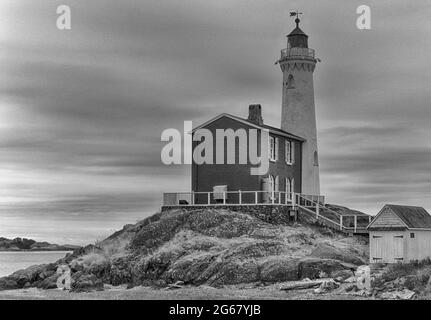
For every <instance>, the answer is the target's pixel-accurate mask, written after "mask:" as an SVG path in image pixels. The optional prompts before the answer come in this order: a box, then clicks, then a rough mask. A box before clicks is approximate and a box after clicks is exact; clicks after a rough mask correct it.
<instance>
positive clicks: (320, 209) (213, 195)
mask: <svg viewBox="0 0 431 320" xmlns="http://www.w3.org/2000/svg"><path fill="white" fill-rule="evenodd" d="M214 205H217V206H218V205H220V206H223V205H225V206H245V205H280V206H291V207H293V208H301V209H303V210H304V211H305V212H306V213H308V214H309V215H311V216H313V217H314V218H316V220H321V221H323V222H326V224H330V225H331V227H333V228H335V229H339V230H341V231H346V232H353V233H358V232H364V231H365V229H366V226H367V225H368V224H369V223H370V222H371V216H366V215H355V214H352V215H345V214H340V213H338V212H336V211H334V210H332V209H329V208H328V207H326V206H325V197H324V196H319V195H306V194H301V193H293V192H290V193H287V192H282V191H224V192H214V191H213V192H167V193H164V194H163V206H168V207H169V206H214Z"/></svg>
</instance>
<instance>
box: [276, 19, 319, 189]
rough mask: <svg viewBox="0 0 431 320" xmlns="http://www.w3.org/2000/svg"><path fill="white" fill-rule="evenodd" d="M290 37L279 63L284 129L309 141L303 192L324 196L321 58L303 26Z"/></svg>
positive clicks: (304, 157) (304, 152)
mask: <svg viewBox="0 0 431 320" xmlns="http://www.w3.org/2000/svg"><path fill="white" fill-rule="evenodd" d="M299 14H300V13H298V12H294V13H291V15H294V16H296V19H295V23H296V27H295V29H293V31H292V32H291V33H290V34H289V35H288V36H287V47H286V48H285V49H283V50H282V51H281V58H280V60H279V61H278V62H279V65H280V68H281V71H282V73H283V94H282V111H281V129H282V130H284V131H287V132H290V133H292V134H295V135H297V136H300V137H303V138H305V140H306V141H305V142H304V143H303V144H302V174H301V178H302V190H301V191H302V193H305V194H309V195H320V178H319V153H318V149H317V129H316V112H315V106H314V86H313V73H314V69H315V67H316V63H317V59H316V57H315V51H314V50H313V49H310V48H309V47H308V36H307V35H306V34H305V33H304V31H302V30H301V28H300V27H299V23H300V20H299Z"/></svg>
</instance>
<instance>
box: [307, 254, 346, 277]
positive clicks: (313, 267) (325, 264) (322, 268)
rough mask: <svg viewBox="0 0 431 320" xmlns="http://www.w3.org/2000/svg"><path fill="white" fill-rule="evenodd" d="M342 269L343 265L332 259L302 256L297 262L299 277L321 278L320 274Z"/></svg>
mask: <svg viewBox="0 0 431 320" xmlns="http://www.w3.org/2000/svg"><path fill="white" fill-rule="evenodd" d="M344 269H345V267H344V266H343V265H342V264H341V263H340V262H339V261H336V260H332V259H319V258H303V259H301V260H300V262H299V275H300V277H301V279H303V278H310V279H317V278H322V275H330V274H331V273H333V272H335V271H340V270H344Z"/></svg>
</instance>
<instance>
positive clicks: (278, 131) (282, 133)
mask: <svg viewBox="0 0 431 320" xmlns="http://www.w3.org/2000/svg"><path fill="white" fill-rule="evenodd" d="M222 117H227V118H230V119H232V120H235V121H239V122H241V123H244V124H247V125H249V126H251V127H254V128H257V129H267V130H269V132H270V133H272V134H275V135H280V136H283V137H287V138H291V139H293V140H298V141H301V142H304V141H306V139H304V138H302V137H299V136H297V135H294V134H292V133H289V132H287V131H284V130H281V129H279V128H276V127H272V126H268V125H266V124H263V125H258V124H257V123H254V122H252V121H249V120H247V119H244V118H241V117H238V116H234V115H232V114H229V113H222V114H219V115H218V116H216V117H214V118H212V119H210V120H208V121H207V122H205V123H203V124H201V125H200V126H198V127H196V128H194V129H193V130H192V132H195V131H196V130H198V129H201V128H203V127H206V126H207V125H208V124H210V123H212V122H214V121H216V120H218V119H220V118H222Z"/></svg>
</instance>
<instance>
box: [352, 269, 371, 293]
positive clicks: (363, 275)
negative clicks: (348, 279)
mask: <svg viewBox="0 0 431 320" xmlns="http://www.w3.org/2000/svg"><path fill="white" fill-rule="evenodd" d="M355 277H356V285H357V286H358V288H359V289H360V290H361V289H363V290H366V291H370V290H371V269H370V267H369V266H368V265H364V266H360V267H358V269H357V270H356V272H355Z"/></svg>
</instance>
